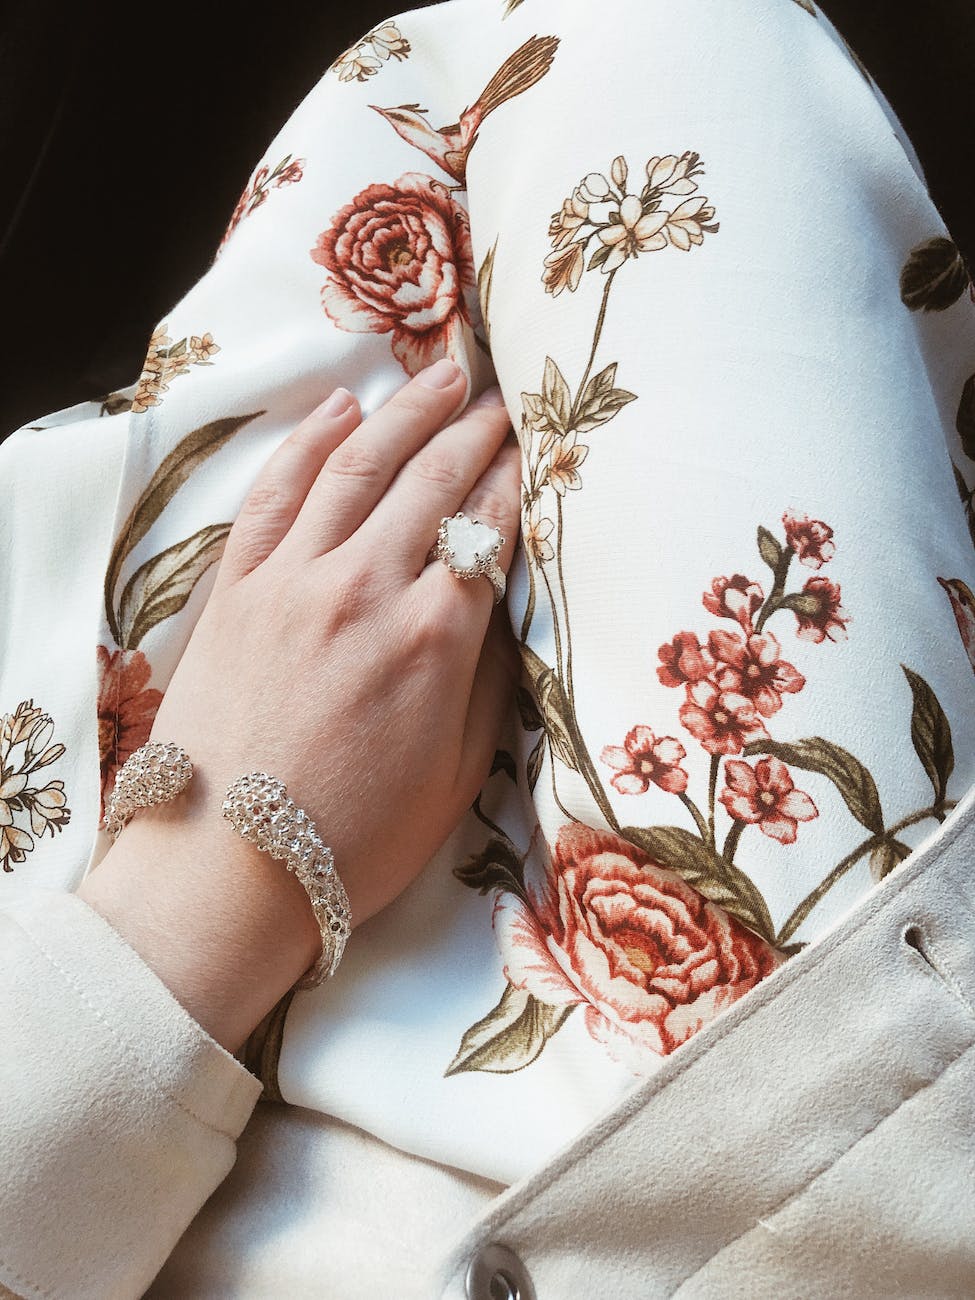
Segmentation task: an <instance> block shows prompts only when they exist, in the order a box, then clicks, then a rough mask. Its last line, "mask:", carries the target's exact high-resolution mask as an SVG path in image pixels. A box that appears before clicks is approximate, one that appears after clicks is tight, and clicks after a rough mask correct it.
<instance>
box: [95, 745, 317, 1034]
mask: <svg viewBox="0 0 975 1300" xmlns="http://www.w3.org/2000/svg"><path fill="white" fill-rule="evenodd" d="M225 785H226V782H225V783H224V784H223V786H219V787H218V786H216V785H215V783H213V782H211V781H208V780H207V778H206V776H205V774H204V773H203V772H202V771H199V770H198V771H197V772H196V774H195V775H194V778H193V781H192V783H191V785H190V787H189V788H188V789H187V790H186V791H185V792H184V793H183V794H182V795H181V796H180V797H179V798H177V799H176V800H174V802H173V803H172V804H161V805H156V806H154V807H151V808H146V809H142V810H140V811H139V813H138V814H137V815H136V816H135V817H134V818H133V820H132V821H131V822H130V823H129V825H128V826H126V828H125V830H124V831H123V832H122V834H121V835H120V836H119V838H118V840H117V841H116V842H115V844H114V845H113V846H112V848H111V849H110V850H109V852H108V853H107V854H106V856H105V857H104V859H103V860H102V862H101V863H100V864H99V866H98V867H97V869H96V870H95V871H93V872H92V873H90V875H89V876H88V877H87V878H86V879H85V880H84V881H83V882H82V884H81V886H80V887H79V889H78V891H77V892H78V895H79V896H80V897H81V898H82V899H83V900H84V901H85V902H86V903H88V905H89V906H91V907H93V908H94V909H95V910H96V911H97V912H99V913H100V914H101V915H102V916H103V917H104V918H105V919H106V920H107V921H108V922H109V924H110V925H111V926H112V927H113V928H114V929H116V930H117V931H118V932H119V934H121V936H122V938H123V939H125V940H126V942H127V943H128V944H129V945H130V947H132V948H134V949H135V951H136V952H138V953H139V955H140V956H141V957H142V959H143V960H144V961H145V962H146V964H147V965H148V966H150V967H151V968H152V969H153V970H154V971H155V973H156V974H157V975H158V976H159V978H160V979H161V980H162V981H163V983H164V984H166V985H167V987H168V988H169V989H170V991H171V992H172V993H173V995H174V996H175V997H176V999H177V1001H179V1002H180V1003H181V1004H182V1005H183V1006H184V1007H185V1008H186V1010H187V1011H188V1012H189V1014H190V1015H192V1016H193V1017H194V1019H196V1020H197V1021H198V1022H199V1023H200V1024H201V1025H202V1026H203V1028H204V1029H205V1030H206V1031H207V1032H208V1033H209V1034H210V1035H211V1036H212V1037H213V1038H215V1039H216V1040H217V1042H219V1043H220V1044H221V1045H222V1046H223V1047H225V1048H227V1050H229V1051H236V1050H237V1048H238V1047H239V1046H240V1044H241V1043H243V1042H244V1041H245V1040H246V1038H247V1036H248V1034H249V1033H250V1032H251V1030H252V1029H254V1027H255V1026H256V1025H257V1024H259V1023H260V1021H261V1020H262V1018H263V1017H264V1016H265V1015H266V1014H267V1012H268V1011H270V1010H271V1008H272V1007H273V1006H274V1005H275V1004H276V1003H277V1002H278V1000H279V999H280V998H281V997H282V996H283V995H284V994H285V993H286V992H287V991H288V989H289V988H291V987H292V986H293V985H294V984H295V983H296V982H297V981H298V980H299V979H300V978H301V976H302V975H303V974H304V973H305V971H306V970H307V969H308V968H309V967H310V966H311V965H313V964H314V962H315V960H316V958H317V956H318V954H319V952H320V950H321V935H320V932H319V929H318V924H317V922H316V920H315V915H314V912H313V911H312V907H311V903H310V900H309V898H308V895H307V893H306V892H305V890H304V888H303V886H302V885H301V883H300V882H299V881H298V880H297V879H296V878H295V877H294V876H293V875H292V874H291V872H289V871H288V870H287V869H286V867H285V865H284V863H282V862H279V861H275V860H274V859H272V858H271V857H270V856H269V855H268V854H267V853H264V852H262V851H261V850H260V849H258V848H256V847H255V846H254V845H252V844H249V843H247V842H246V841H245V840H243V839H242V838H241V837H240V836H239V835H237V834H236V832H235V831H234V830H233V829H232V827H231V826H230V825H229V824H228V823H227V822H226V821H224V820H223V818H222V816H221V801H222V797H223V789H224V788H225Z"/></svg>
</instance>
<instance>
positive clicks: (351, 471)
mask: <svg viewBox="0 0 975 1300" xmlns="http://www.w3.org/2000/svg"><path fill="white" fill-rule="evenodd" d="M325 469H326V472H327V473H329V474H331V475H334V476H335V477H336V478H340V479H351V480H353V481H354V482H355V481H358V482H364V483H374V482H375V481H376V479H378V478H380V477H381V475H382V472H383V463H382V458H381V457H380V455H379V453H378V452H377V451H376V450H375V448H372V447H366V446H364V445H363V444H362V443H355V442H349V441H346V442H343V443H342V444H341V445H340V446H338V447H336V449H335V450H334V451H333V452H332V454H331V455H330V456H329V458H328V460H327V461H326V462H325Z"/></svg>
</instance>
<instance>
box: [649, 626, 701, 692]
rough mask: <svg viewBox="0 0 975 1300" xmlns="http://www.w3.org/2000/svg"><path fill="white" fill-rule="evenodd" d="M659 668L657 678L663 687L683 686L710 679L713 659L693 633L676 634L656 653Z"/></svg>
mask: <svg viewBox="0 0 975 1300" xmlns="http://www.w3.org/2000/svg"><path fill="white" fill-rule="evenodd" d="M657 656H658V658H659V659H660V662H661V667H660V668H658V669H657V676H658V677H659V678H660V681H661V683H662V684H663V685H664V686H685V685H686V684H687V683H688V682H699V681H702V680H703V679H704V678H705V677H710V675H711V672H712V670H713V668H714V659H713V658H712V657H711V655H710V654H709V653H708V651H707V650H705V649H704V647H703V646H702V645H701V643H700V641H699V640H698V639H697V637H696V636H695V634H694V633H693V632H678V633H677V635H676V636H675V637H674V639H673V641H669V642H668V643H667V644H666V645H662V646H661V647H660V649H659V650H658V651H657Z"/></svg>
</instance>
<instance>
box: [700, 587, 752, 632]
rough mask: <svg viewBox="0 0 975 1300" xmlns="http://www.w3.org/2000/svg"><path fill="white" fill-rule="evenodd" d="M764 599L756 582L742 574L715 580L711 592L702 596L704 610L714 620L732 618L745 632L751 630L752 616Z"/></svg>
mask: <svg viewBox="0 0 975 1300" xmlns="http://www.w3.org/2000/svg"><path fill="white" fill-rule="evenodd" d="M764 599H765V593H764V592H763V591H762V589H761V587H760V586H759V585H758V583H757V582H752V580H751V579H750V578H746V577H745V575H744V574H743V573H736V574H734V575H733V576H732V577H730V578H715V579H714V581H713V582H712V583H711V590H710V591H706V592H705V593H704V596H703V601H704V608H705V609H706V610H707V611H708V613H709V614H714V616H715V617H716V618H734V619H737V621H738V622H739V623H740V624H741V625H742V627H743V628H744V629H745V631H746V632H750V631H751V630H752V615H753V614H754V613H755V611H756V609H758V608H759V606H760V605H761V603H762V601H763V600H764Z"/></svg>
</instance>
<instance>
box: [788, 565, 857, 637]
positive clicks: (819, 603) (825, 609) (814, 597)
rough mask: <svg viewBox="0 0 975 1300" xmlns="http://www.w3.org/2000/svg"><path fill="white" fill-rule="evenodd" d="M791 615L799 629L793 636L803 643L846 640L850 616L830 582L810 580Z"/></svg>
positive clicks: (826, 579) (827, 580)
mask: <svg viewBox="0 0 975 1300" xmlns="http://www.w3.org/2000/svg"><path fill="white" fill-rule="evenodd" d="M791 608H792V611H793V613H794V614H795V616H796V621H797V622H798V624H799V626H798V628H797V629H796V636H798V637H800V638H801V639H802V640H803V641H815V642H816V643H817V644H818V643H819V642H820V641H825V640H826V638H827V637H829V639H830V640H831V641H845V640H846V625H847V623H849V621H850V616H849V614H847V612H846V610H845V609H844V608H843V606H842V605H841V604H840V589H839V586H838V585H837V584H836V583H835V582H830V580H829V578H810V579H809V580H808V582H807V583H806V585H805V586H804V587H803V589H802V592H801V593H800V596H799V599H798V602H797V605H793V606H792V607H791Z"/></svg>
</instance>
